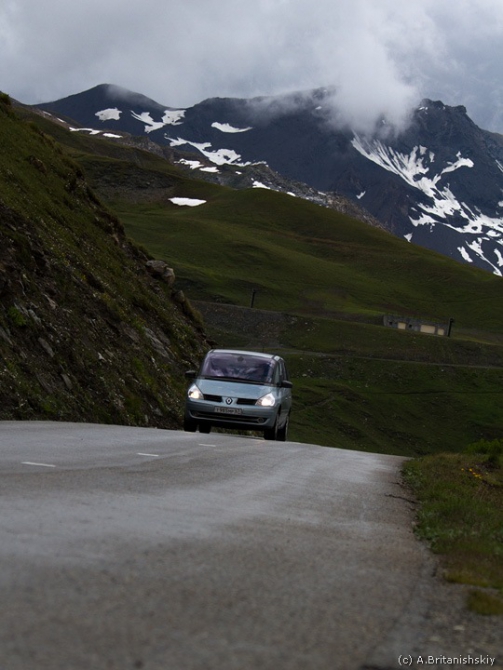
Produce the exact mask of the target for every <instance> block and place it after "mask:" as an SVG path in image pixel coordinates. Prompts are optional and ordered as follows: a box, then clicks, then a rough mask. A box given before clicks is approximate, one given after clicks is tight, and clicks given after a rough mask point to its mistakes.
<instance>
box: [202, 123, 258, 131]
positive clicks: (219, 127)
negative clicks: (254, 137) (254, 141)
mask: <svg viewBox="0 0 503 670" xmlns="http://www.w3.org/2000/svg"><path fill="white" fill-rule="evenodd" d="M211 127H212V128H216V129H217V130H220V132H222V133H246V132H247V131H248V130H251V129H252V128H251V126H249V127H248V128H234V127H233V126H231V125H230V124H229V123H218V121H215V123H212V124H211Z"/></svg>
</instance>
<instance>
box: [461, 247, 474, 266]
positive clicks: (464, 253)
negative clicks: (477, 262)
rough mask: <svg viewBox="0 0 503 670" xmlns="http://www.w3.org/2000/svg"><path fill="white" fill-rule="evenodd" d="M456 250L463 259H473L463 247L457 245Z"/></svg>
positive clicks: (467, 260)
mask: <svg viewBox="0 0 503 670" xmlns="http://www.w3.org/2000/svg"><path fill="white" fill-rule="evenodd" d="M458 251H459V253H460V254H461V255H462V256H463V260H465V261H466V262H467V263H473V260H472V258H471V256H470V254H469V253H468V252H467V250H466V249H465V248H464V247H458Z"/></svg>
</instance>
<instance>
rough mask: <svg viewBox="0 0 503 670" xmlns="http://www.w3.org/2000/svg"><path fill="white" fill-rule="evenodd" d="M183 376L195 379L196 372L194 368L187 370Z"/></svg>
mask: <svg viewBox="0 0 503 670" xmlns="http://www.w3.org/2000/svg"><path fill="white" fill-rule="evenodd" d="M185 376H186V377H187V379H195V378H196V376H197V374H196V371H195V370H187V372H186V373H185Z"/></svg>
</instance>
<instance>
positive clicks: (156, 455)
mask: <svg viewBox="0 0 503 670" xmlns="http://www.w3.org/2000/svg"><path fill="white" fill-rule="evenodd" d="M136 455H137V456H153V457H154V458H159V454H142V453H141V452H138V453H137V454H136Z"/></svg>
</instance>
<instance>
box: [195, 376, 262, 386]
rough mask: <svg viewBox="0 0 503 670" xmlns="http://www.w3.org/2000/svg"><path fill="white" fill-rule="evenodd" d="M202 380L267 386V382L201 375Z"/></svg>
mask: <svg viewBox="0 0 503 670" xmlns="http://www.w3.org/2000/svg"><path fill="white" fill-rule="evenodd" d="M203 377H204V379H214V380H215V381H224V382H241V383H244V384H260V385H261V386H264V385H265V386H267V385H268V384H269V382H266V381H258V380H256V379H245V378H244V377H222V376H212V375H203Z"/></svg>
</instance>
